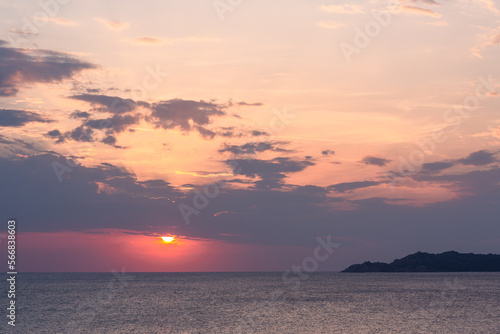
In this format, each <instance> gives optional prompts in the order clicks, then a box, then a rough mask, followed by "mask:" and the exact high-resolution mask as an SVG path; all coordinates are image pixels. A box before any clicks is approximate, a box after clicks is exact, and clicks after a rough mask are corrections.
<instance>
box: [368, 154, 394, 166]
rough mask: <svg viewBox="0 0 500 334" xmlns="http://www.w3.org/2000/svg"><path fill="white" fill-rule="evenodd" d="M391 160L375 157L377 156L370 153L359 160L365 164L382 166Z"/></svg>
mask: <svg viewBox="0 0 500 334" xmlns="http://www.w3.org/2000/svg"><path fill="white" fill-rule="evenodd" d="M391 161H392V160H389V159H384V158H377V157H374V156H371V155H367V156H366V157H364V158H363V159H362V160H361V161H360V162H362V163H364V164H365V165H373V166H379V167H383V166H385V165H387V164H388V163H389V162H391Z"/></svg>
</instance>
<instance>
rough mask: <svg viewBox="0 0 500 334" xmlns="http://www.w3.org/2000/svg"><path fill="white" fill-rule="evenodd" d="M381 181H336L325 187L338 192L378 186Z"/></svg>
mask: <svg viewBox="0 0 500 334" xmlns="http://www.w3.org/2000/svg"><path fill="white" fill-rule="evenodd" d="M381 183H382V182H377V181H357V182H344V183H337V184H333V185H331V186H328V187H327V189H328V190H334V191H336V192H338V193H345V192H348V191H352V190H356V189H360V188H367V187H373V186H378V185H379V184H381Z"/></svg>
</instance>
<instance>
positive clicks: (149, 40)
mask: <svg viewBox="0 0 500 334" xmlns="http://www.w3.org/2000/svg"><path fill="white" fill-rule="evenodd" d="M218 41H220V39H219V38H213V37H201V36H188V37H178V38H160V37H155V36H141V37H136V38H134V39H132V40H131V42H132V43H134V44H142V45H158V44H174V43H179V42H189V43H199V42H201V43H205V42H218Z"/></svg>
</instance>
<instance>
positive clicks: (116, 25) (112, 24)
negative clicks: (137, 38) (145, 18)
mask: <svg viewBox="0 0 500 334" xmlns="http://www.w3.org/2000/svg"><path fill="white" fill-rule="evenodd" d="M95 20H96V21H97V22H100V23H102V24H104V25H105V26H106V27H107V28H109V29H111V30H115V31H120V30H124V29H127V28H128V27H129V26H130V23H128V22H123V21H115V20H108V19H103V18H96V19H95Z"/></svg>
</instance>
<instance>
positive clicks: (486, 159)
mask: <svg viewBox="0 0 500 334" xmlns="http://www.w3.org/2000/svg"><path fill="white" fill-rule="evenodd" d="M495 154H496V153H491V152H488V151H485V150H481V151H477V152H473V153H471V154H469V156H468V157H466V158H463V159H459V160H457V162H459V163H461V164H464V165H474V166H484V165H489V164H491V163H493V162H496V161H498V160H497V159H496V158H495V157H494V155H495Z"/></svg>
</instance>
